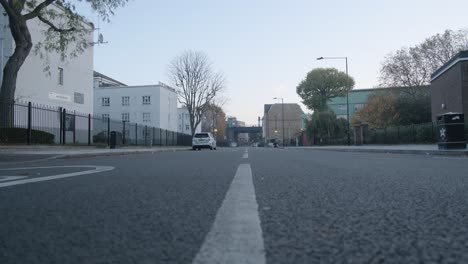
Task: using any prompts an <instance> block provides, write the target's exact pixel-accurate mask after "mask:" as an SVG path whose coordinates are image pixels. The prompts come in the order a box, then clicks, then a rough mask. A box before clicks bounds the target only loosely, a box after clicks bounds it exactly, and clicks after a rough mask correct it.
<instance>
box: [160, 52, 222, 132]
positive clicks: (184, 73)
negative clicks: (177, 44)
mask: <svg viewBox="0 0 468 264" xmlns="http://www.w3.org/2000/svg"><path fill="white" fill-rule="evenodd" d="M168 68H169V78H170V79H171V81H172V83H173V85H174V86H175V87H176V90H177V94H178V99H179V102H180V103H181V104H182V105H183V106H185V107H186V108H187V110H188V112H189V118H190V126H191V129H192V135H194V134H195V129H196V127H197V126H198V125H199V124H200V122H201V120H202V116H203V114H204V113H205V112H206V111H208V110H209V108H210V105H211V104H212V103H214V100H215V99H216V98H217V97H218V96H219V94H220V92H222V90H223V89H224V86H225V78H224V76H223V74H221V73H215V72H214V70H213V65H212V63H211V62H210V61H209V59H208V56H207V55H206V54H205V53H203V52H200V51H185V52H183V53H182V54H181V55H180V56H177V57H176V58H175V59H174V60H172V62H171V63H170V64H169V67H168Z"/></svg>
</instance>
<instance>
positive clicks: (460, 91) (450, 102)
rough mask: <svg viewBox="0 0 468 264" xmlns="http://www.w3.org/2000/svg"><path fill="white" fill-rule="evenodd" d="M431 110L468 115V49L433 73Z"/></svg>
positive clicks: (434, 117)
mask: <svg viewBox="0 0 468 264" xmlns="http://www.w3.org/2000/svg"><path fill="white" fill-rule="evenodd" d="M431 111H432V120H433V121H434V122H435V121H436V118H437V116H438V115H440V114H444V113H448V112H456V113H464V114H465V120H466V119H467V117H468V51H462V52H460V53H459V54H457V55H456V56H455V57H453V58H452V59H450V60H449V61H448V62H447V63H446V64H444V65H443V66H442V67H440V68H439V69H438V70H437V71H435V72H434V73H433V74H432V75H431Z"/></svg>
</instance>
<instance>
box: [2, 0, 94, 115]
mask: <svg viewBox="0 0 468 264" xmlns="http://www.w3.org/2000/svg"><path fill="white" fill-rule="evenodd" d="M49 8H54V9H56V10H57V11H58V12H62V11H63V10H62V9H61V8H60V7H59V6H57V5H51V6H50V7H49ZM8 23H9V22H8V16H6V15H5V12H4V10H3V8H2V7H1V6H0V65H1V66H2V70H1V71H0V80H1V78H3V76H1V75H2V74H3V67H4V66H5V63H6V61H7V60H8V58H9V56H10V55H11V54H12V53H13V50H14V45H15V44H14V41H13V37H12V35H11V32H10V28H9V26H8ZM27 23H28V27H29V31H30V33H31V37H32V42H33V45H34V44H36V43H38V42H41V41H42V40H43V39H44V36H43V33H42V32H43V31H45V30H47V29H48V26H46V25H45V24H44V23H42V22H40V21H39V20H38V19H37V18H35V19H32V20H29V21H28V22H27ZM83 23H84V24H85V26H87V27H89V29H90V33H89V34H88V35H87V39H88V41H89V43H93V30H92V29H94V27H93V24H91V23H89V22H85V21H83ZM46 65H48V66H49V69H50V71H49V72H47V71H44V69H45V66H46ZM15 101H21V102H32V103H34V104H39V105H45V106H49V107H62V108H65V109H66V110H67V111H68V112H73V111H76V112H80V113H84V114H88V113H93V46H92V45H90V46H89V48H88V49H87V50H85V51H84V52H83V53H81V54H79V55H78V56H77V57H74V58H73V57H69V58H68V59H67V60H66V61H62V60H61V59H60V55H59V54H57V53H48V62H47V64H46V61H45V59H43V58H42V59H41V58H40V56H39V55H37V54H36V53H35V52H34V47H33V49H32V50H31V53H30V54H29V56H28V57H27V58H26V61H25V62H24V64H23V66H22V67H21V69H20V71H19V73H18V79H17V83H16V92H15Z"/></svg>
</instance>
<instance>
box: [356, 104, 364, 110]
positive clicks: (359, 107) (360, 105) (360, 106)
mask: <svg viewBox="0 0 468 264" xmlns="http://www.w3.org/2000/svg"><path fill="white" fill-rule="evenodd" d="M363 107H364V104H355V105H354V111H358V110H359V109H361V108H363Z"/></svg>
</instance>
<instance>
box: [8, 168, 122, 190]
mask: <svg viewBox="0 0 468 264" xmlns="http://www.w3.org/2000/svg"><path fill="white" fill-rule="evenodd" d="M56 168H90V170H86V171H79V172H71V173H64V174H57V175H50V176H44V177H36V178H28V179H25V178H26V177H25V178H22V179H17V180H14V179H13V180H9V181H7V182H2V183H0V188H3V187H8V186H13V185H20V184H27V183H33V182H42V181H50V180H57V179H62V178H69V177H76V176H80V175H87V174H93V173H99V172H105V171H110V170H113V169H114V167H112V166H91V165H76V166H50V167H29V168H27V167H24V168H8V169H0V171H17V170H34V169H56ZM4 177H5V176H4ZM7 177H11V176H7ZM4 181H6V180H4Z"/></svg>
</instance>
